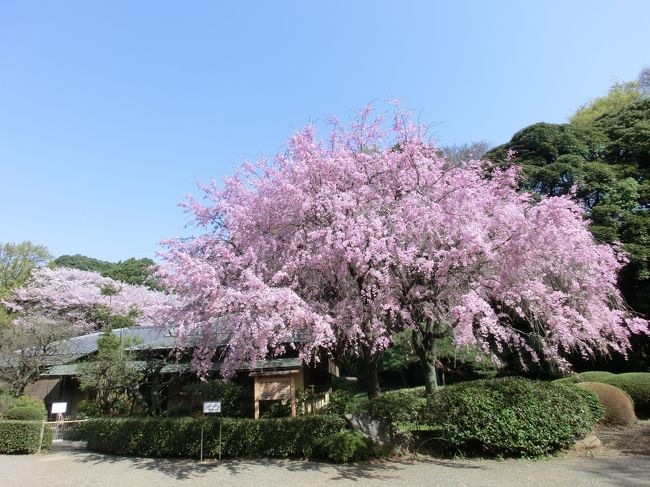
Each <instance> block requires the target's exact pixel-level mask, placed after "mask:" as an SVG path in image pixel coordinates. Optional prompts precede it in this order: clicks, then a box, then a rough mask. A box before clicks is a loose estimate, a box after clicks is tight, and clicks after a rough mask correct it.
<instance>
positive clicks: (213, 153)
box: [0, 0, 650, 260]
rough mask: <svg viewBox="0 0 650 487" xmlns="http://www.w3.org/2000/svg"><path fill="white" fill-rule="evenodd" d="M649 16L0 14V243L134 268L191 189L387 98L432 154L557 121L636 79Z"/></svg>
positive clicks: (41, 9) (325, 9) (137, 6)
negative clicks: (312, 124) (433, 141)
mask: <svg viewBox="0 0 650 487" xmlns="http://www.w3.org/2000/svg"><path fill="white" fill-rule="evenodd" d="M649 21H650V2H648V1H647V0H638V1H622V0H618V1H594V0H590V1H576V0H573V1H568V0H564V1H559V0H558V1H548V0H545V1H541V0H540V1H537V2H532V1H528V2H521V1H509V2H506V1H479V0H476V1H474V2H465V1H451V0H447V1H424V0H422V1H419V2H408V1H395V2H383V1H365V2H362V1H343V0H341V1H331V0H330V1H321V2H316V1H314V2H305V1H295V2H284V1H273V2H267V1H258V2H247V1H236V2H235V1H232V2H217V1H205V2H200V1H187V2H182V1H176V2H171V1H161V0H157V1H123V2H120V1H116V0H112V1H110V2H100V1H63V0H58V1H45V0H41V1H38V2H32V1H27V0H20V1H18V0H16V1H9V0H2V1H0V168H1V172H0V174H1V179H0V241H22V240H32V241H33V242H36V243H41V244H44V245H46V246H47V247H48V248H49V249H50V251H51V252H52V253H53V254H54V255H61V254H74V253H81V254H85V255H88V256H92V257H97V258H102V259H108V260H118V259H125V258H128V257H131V256H135V257H144V256H153V255H154V252H155V250H156V249H157V242H158V241H159V240H161V239H163V238H166V237H170V236H175V235H187V234H188V232H189V230H187V229H184V224H185V222H186V221H187V217H186V215H185V214H184V213H183V212H182V211H181V210H180V209H179V208H178V207H177V206H176V204H177V202H178V201H179V200H181V199H183V198H184V195H186V194H187V193H190V192H193V193H196V183H197V182H198V181H207V180H209V179H210V178H211V177H215V178H218V179H220V178H221V177H222V176H224V175H227V174H230V173H231V172H232V168H233V166H235V165H237V164H238V163H239V161H241V160H242V159H244V158H255V157H256V156H258V155H260V154H267V155H271V154H273V153H275V152H276V151H277V150H279V149H281V148H282V147H283V144H284V141H285V140H286V139H287V138H288V137H289V136H290V134H291V133H292V132H293V131H294V130H296V129H298V128H301V127H302V126H303V125H305V124H306V123H307V122H308V121H310V120H322V119H325V118H327V117H328V116H330V115H333V114H336V115H338V116H339V117H340V118H343V119H347V118H349V116H350V115H351V114H352V113H353V112H355V111H356V110H357V109H359V108H361V107H362V106H363V105H365V104H366V103H367V102H370V101H376V102H377V103H378V105H380V108H382V109H386V106H385V105H382V104H383V102H384V101H385V100H387V99H390V98H399V99H401V100H402V103H403V106H405V107H406V108H410V109H413V110H415V111H416V112H418V113H420V118H421V120H422V121H423V122H425V123H427V124H430V125H433V126H434V130H435V135H436V137H437V139H438V140H439V141H440V144H443V145H450V144H453V143H462V142H467V141H476V140H486V141H488V142H490V143H492V144H498V143H502V142H505V141H506V140H508V139H509V138H510V137H511V136H512V134H513V133H514V132H515V131H516V130H518V129H520V128H522V127H524V126H526V125H529V124H531V123H534V122H538V121H548V122H562V121H565V120H566V117H567V116H568V115H570V114H571V112H572V111H573V110H574V109H575V108H576V107H577V106H579V105H580V104H582V103H584V102H586V101H587V100H589V99H590V98H593V97H596V96H599V95H601V94H604V93H605V92H606V90H607V88H608V87H609V86H610V85H611V84H612V83H613V82H615V81H625V80H632V79H635V78H636V77H637V75H638V73H639V71H640V70H641V69H642V68H643V67H644V66H647V65H650V28H649V27H648V22H649Z"/></svg>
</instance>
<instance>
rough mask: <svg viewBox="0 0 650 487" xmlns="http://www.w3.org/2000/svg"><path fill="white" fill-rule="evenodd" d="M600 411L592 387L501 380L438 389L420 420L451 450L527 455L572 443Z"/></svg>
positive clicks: (586, 431) (544, 452)
mask: <svg viewBox="0 0 650 487" xmlns="http://www.w3.org/2000/svg"><path fill="white" fill-rule="evenodd" d="M603 413H604V408H603V407H602V405H601V404H600V403H599V401H598V398H597V396H596V395H595V394H594V393H593V392H591V391H587V390H583V389H579V388H577V387H567V386H562V385H554V384H551V383H548V382H538V381H531V380H527V379H521V378H504V379H487V380H478V381H472V382H464V383H460V384H455V385H452V386H447V387H443V388H441V389H440V390H438V391H436V392H435V393H434V394H433V395H432V396H431V397H430V399H429V403H428V405H427V411H426V414H425V416H424V420H425V421H426V422H429V423H430V424H432V425H433V426H436V427H438V428H439V430H440V435H441V436H442V438H443V439H444V440H445V442H446V443H447V444H448V445H449V447H450V448H451V449H452V450H454V451H456V452H458V451H460V452H462V453H465V454H478V455H485V456H526V457H528V456H539V455H544V454H547V453H551V452H553V451H555V450H558V449H561V448H566V447H568V446H570V445H572V444H573V443H574V442H575V441H576V440H577V439H580V438H582V437H584V436H585V435H586V434H587V433H588V432H589V431H591V430H592V429H593V427H594V426H595V425H596V423H597V422H598V421H599V420H600V419H601V417H602V415H603Z"/></svg>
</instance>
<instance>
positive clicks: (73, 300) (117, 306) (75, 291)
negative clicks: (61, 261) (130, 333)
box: [3, 267, 176, 333]
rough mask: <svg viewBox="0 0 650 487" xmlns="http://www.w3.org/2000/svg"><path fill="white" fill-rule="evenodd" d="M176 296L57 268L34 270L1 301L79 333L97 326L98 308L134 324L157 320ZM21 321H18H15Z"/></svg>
mask: <svg viewBox="0 0 650 487" xmlns="http://www.w3.org/2000/svg"><path fill="white" fill-rule="evenodd" d="M175 299H176V298H175V297H173V296H170V295H167V294H165V293H162V292H158V291H152V290H151V289H149V288H147V287H144V286H135V285H131V284H125V283H122V282H118V281H115V280H113V279H110V278H108V277H103V276H101V275H100V274H98V273H96V272H89V271H82V270H78V269H69V268H65V267H58V268H54V269H50V268H48V267H43V268H40V269H37V270H36V271H34V273H33V275H32V277H31V278H30V280H29V281H28V282H27V284H26V285H25V286H24V287H21V288H17V289H15V290H14V291H13V293H12V295H11V296H10V297H9V298H8V299H7V300H6V301H5V302H4V303H3V304H4V305H5V307H6V308H7V309H9V310H10V311H12V312H14V313H17V314H18V315H19V316H22V317H25V316H40V317H42V318H44V319H45V318H47V319H55V320H59V321H60V320H64V321H66V322H67V323H68V324H69V325H70V326H72V327H73V328H76V329H77V332H78V333H81V332H85V331H90V330H92V329H94V328H97V325H98V324H97V320H96V319H94V318H96V317H97V316H98V314H97V312H98V311H103V312H104V314H108V315H113V316H123V317H127V316H128V317H129V318H130V320H129V321H130V322H133V323H135V324H143V323H157V322H158V321H159V320H160V319H162V317H163V316H164V315H165V313H166V312H168V310H169V309H170V308H171V307H172V305H173V303H174V301H175ZM19 322H20V320H18V321H17V324H18V323H19Z"/></svg>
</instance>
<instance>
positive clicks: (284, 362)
mask: <svg viewBox="0 0 650 487" xmlns="http://www.w3.org/2000/svg"><path fill="white" fill-rule="evenodd" d="M79 365H80V364H79V363H73V364H64V365H55V366H54V367H51V368H50V369H49V370H48V371H47V372H45V373H44V374H41V377H62V376H74V375H77V374H78V372H79ZM131 365H132V366H133V367H135V368H137V369H143V368H144V367H145V365H146V362H144V361H133V362H131ZM301 366H302V360H300V359H299V358H274V359H268V360H262V361H260V362H258V363H257V365H256V366H255V367H251V366H250V365H242V366H240V367H237V370H238V371H242V372H245V371H260V372H263V371H272V370H273V371H275V370H292V369H299V368H300V367H301ZM220 369H221V363H220V362H213V363H212V368H211V370H212V371H213V372H218V371H219V370H220ZM187 372H191V368H190V364H188V363H169V364H166V365H165V366H164V367H163V368H162V370H161V373H162V374H179V373H187Z"/></svg>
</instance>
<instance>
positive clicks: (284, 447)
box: [81, 415, 346, 458]
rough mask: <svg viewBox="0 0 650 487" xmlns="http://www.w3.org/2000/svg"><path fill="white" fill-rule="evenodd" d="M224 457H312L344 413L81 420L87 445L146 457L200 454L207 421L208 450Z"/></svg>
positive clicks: (208, 455)
mask: <svg viewBox="0 0 650 487" xmlns="http://www.w3.org/2000/svg"><path fill="white" fill-rule="evenodd" d="M220 422H221V425H222V448H223V449H222V458H241V457H248V458H260V457H272V458H308V457H312V456H314V455H315V454H316V450H317V449H318V448H319V445H320V443H321V442H322V440H324V439H325V438H327V437H330V436H332V435H334V434H336V433H339V432H340V431H341V430H343V429H344V428H345V424H346V423H345V419H344V418H342V417H340V416H325V415H322V416H321V415H314V416H302V417H297V418H269V419H258V420H253V419H244V418H221V419H216V418H215V419H212V418H211V419H202V418H125V419H110V418H103V419H91V420H89V421H86V422H85V423H82V426H81V435H82V437H83V438H85V439H86V440H87V441H88V449H90V450H92V451H97V452H104V453H114V454H117V455H131V456H143V457H198V456H199V453H200V435H201V426H202V425H203V437H204V445H203V455H204V457H206V458H211V457H212V458H215V457H217V456H218V455H219V423H220Z"/></svg>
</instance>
